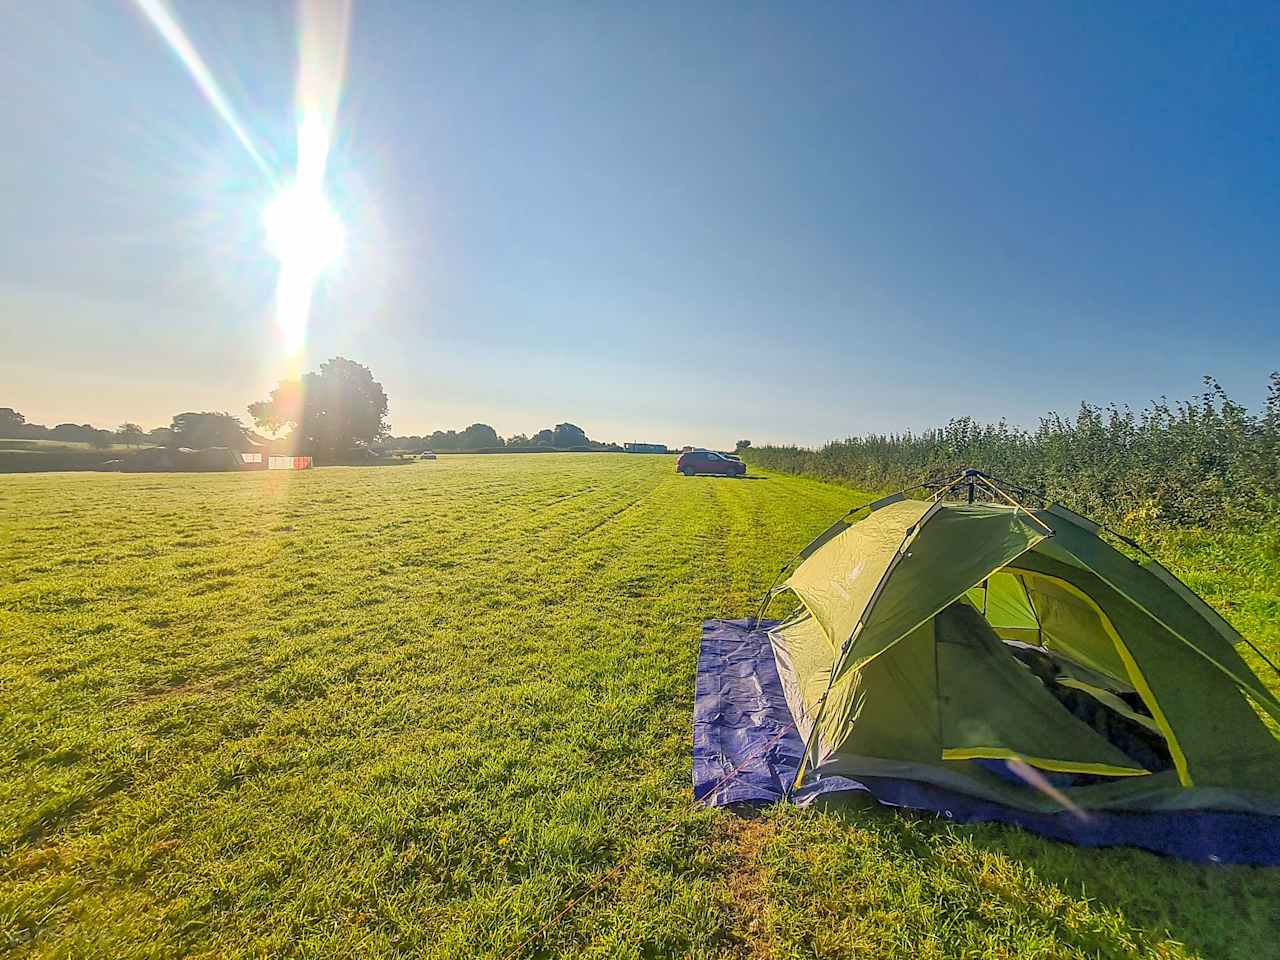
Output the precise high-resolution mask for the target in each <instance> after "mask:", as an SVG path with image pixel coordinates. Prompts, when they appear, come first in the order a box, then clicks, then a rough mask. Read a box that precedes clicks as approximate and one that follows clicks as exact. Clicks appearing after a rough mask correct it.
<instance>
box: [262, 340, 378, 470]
mask: <svg viewBox="0 0 1280 960" xmlns="http://www.w3.org/2000/svg"><path fill="white" fill-rule="evenodd" d="M249 415H250V416H252V417H253V422H254V423H256V424H257V425H258V426H259V427H260V428H262V429H264V430H269V431H271V432H272V433H278V432H279V431H280V430H282V429H283V428H285V427H291V428H292V433H291V434H290V437H291V438H293V439H295V440H296V443H295V446H297V447H298V448H299V449H301V450H306V451H309V452H312V453H318V454H323V455H329V456H335V455H341V454H344V453H346V452H348V451H350V450H351V449H352V448H355V447H368V446H370V445H371V444H373V443H375V442H377V441H378V440H381V439H382V438H383V437H385V436H387V434H388V432H389V431H388V430H387V395H386V392H385V391H384V390H383V389H382V384H380V383H379V382H378V381H376V380H374V379H373V374H372V373H371V372H370V371H369V368H368V367H366V366H364V365H363V364H359V363H356V362H355V361H354V360H348V359H346V358H345V357H334V358H333V359H332V360H328V361H326V362H325V363H322V364H321V365H320V370H319V371H318V372H316V373H308V374H305V375H304V376H303V377H302V378H301V379H300V380H282V381H280V384H279V385H278V386H277V387H276V388H275V389H274V390H272V391H271V396H270V398H269V399H267V400H259V401H257V402H256V403H251V404H249Z"/></svg>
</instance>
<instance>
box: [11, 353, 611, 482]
mask: <svg viewBox="0 0 1280 960" xmlns="http://www.w3.org/2000/svg"><path fill="white" fill-rule="evenodd" d="M387 409H388V401H387V394H386V391H385V390H384V389H383V387H382V384H381V383H379V382H378V381H377V380H375V379H374V378H373V374H372V372H371V371H370V370H369V368H368V367H366V366H364V365H363V364H360V363H356V362H355V361H353V360H348V359H347V358H345V357H334V358H333V359H331V360H328V361H326V362H325V363H322V364H321V365H320V368H319V369H318V370H316V371H314V372H312V373H307V374H304V375H303V376H301V377H299V378H297V379H290V380H282V381H280V383H279V384H277V385H276V388H275V389H274V390H272V391H271V393H270V394H269V395H268V396H267V397H266V399H263V400H258V401H256V402H254V403H251V404H249V407H248V412H249V416H250V418H251V420H252V423H253V427H254V428H256V429H257V430H260V431H265V432H266V433H267V434H269V435H270V436H263V435H262V434H260V433H257V432H255V430H254V429H253V428H251V427H249V426H248V425H246V424H245V422H244V421H243V420H241V419H240V418H239V417H237V416H235V415H233V414H231V413H229V412H226V411H209V410H205V411H198V412H197V411H186V412H183V413H178V414H175V415H174V416H173V418H172V419H171V421H170V422H169V425H168V426H165V427H156V428H155V429H154V430H144V429H143V428H142V427H141V426H139V425H138V424H136V423H132V422H126V423H122V424H120V425H119V426H118V427H117V428H116V429H114V430H105V429H101V428H99V427H94V426H92V425H90V424H87V423H86V424H75V423H60V424H58V425H56V426H54V427H46V426H43V425H42V424H37V423H28V422H27V419H26V417H24V416H23V415H22V414H21V413H19V412H18V411H17V410H14V409H13V408H12V407H0V437H4V438H7V439H22V440H50V441H59V442H62V443H85V444H88V445H90V446H92V447H94V448H96V449H103V450H105V449H107V448H109V447H111V446H112V445H115V444H119V445H123V446H126V447H144V446H160V447H169V448H173V449H179V448H190V449H193V450H204V449H210V448H215V447H226V448H228V449H230V450H240V451H245V450H254V449H262V448H270V449H273V450H280V451H281V452H290V453H302V454H310V455H313V456H316V457H319V458H320V459H321V460H324V461H328V462H335V461H340V460H343V459H346V458H349V457H351V456H352V455H358V454H361V453H363V452H365V451H369V450H405V451H422V450H438V451H441V452H446V453H448V452H459V451H475V450H497V449H505V450H512V451H522V450H529V451H538V450H621V449H622V448H621V447H619V446H618V445H617V444H610V443H600V442H599V441H596V440H592V439H590V438H589V437H588V436H587V434H586V431H585V430H583V429H582V428H581V427H579V426H577V425H576V424H572V423H558V424H556V425H555V426H554V427H548V428H547V429H545V430H539V431H538V432H537V433H535V434H533V436H526V435H524V434H515V435H514V436H511V437H507V438H505V439H504V438H503V437H501V436H499V434H498V432H497V431H496V430H494V428H493V427H491V426H490V425H489V424H487V423H473V424H471V426H469V427H467V428H466V429H464V430H461V431H457V430H437V431H435V432H434V433H432V434H426V435H422V436H401V437H393V436H391V435H390V430H389V429H388V424H387ZM281 434H283V435H282V436H278V435H281Z"/></svg>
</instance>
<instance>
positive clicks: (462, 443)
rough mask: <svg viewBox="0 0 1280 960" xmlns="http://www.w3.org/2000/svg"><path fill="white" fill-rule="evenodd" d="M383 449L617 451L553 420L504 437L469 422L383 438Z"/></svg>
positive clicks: (479, 424) (619, 448)
mask: <svg viewBox="0 0 1280 960" xmlns="http://www.w3.org/2000/svg"><path fill="white" fill-rule="evenodd" d="M379 449H383V450H404V451H409V452H421V451H423V450H434V451H436V452H439V453H460V452H464V451H477V450H510V451H512V452H521V451H533V452H536V451H539V450H601V451H621V450H622V447H620V446H618V444H616V443H602V442H601V441H599V440H592V439H591V438H590V437H588V436H587V432H586V431H585V430H583V429H582V428H581V427H579V426H578V425H577V424H573V423H557V424H556V425H555V426H554V427H547V428H546V429H545V430H539V431H538V432H537V433H535V434H533V435H532V436H530V435H527V434H523V433H517V434H513V435H512V436H510V437H506V438H505V439H504V438H503V437H502V436H500V435H499V434H498V431H497V430H495V429H493V427H491V426H490V425H489V424H487V423H473V424H471V426H469V427H467V428H466V429H465V430H437V431H435V432H434V433H430V434H425V433H424V434H422V435H421V436H418V435H411V436H402V437H387V438H386V439H385V440H383V441H382V442H381V443H380V444H379Z"/></svg>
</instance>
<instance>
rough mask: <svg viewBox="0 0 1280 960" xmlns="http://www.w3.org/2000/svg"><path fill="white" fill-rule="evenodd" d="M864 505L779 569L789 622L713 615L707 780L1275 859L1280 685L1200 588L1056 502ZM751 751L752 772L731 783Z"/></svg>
mask: <svg viewBox="0 0 1280 960" xmlns="http://www.w3.org/2000/svg"><path fill="white" fill-rule="evenodd" d="M993 489H996V488H994V487H993ZM868 511H869V512H867V513H866V515H865V516H864V517H863V518H862V519H860V520H858V521H856V522H844V523H838V524H837V525H836V526H834V527H833V528H832V529H830V530H828V531H827V532H826V533H824V534H823V535H822V536H821V537H819V538H818V539H817V540H816V541H815V542H814V543H813V544H811V545H810V547H808V548H806V550H805V551H804V552H802V554H801V559H800V562H799V563H798V565H797V566H795V567H794V569H793V570H792V572H791V574H790V576H789V577H788V578H787V579H786V580H785V582H783V583H782V584H781V585H780V586H777V587H775V588H773V589H772V590H771V591H770V595H769V598H768V599H769V600H772V599H773V598H774V597H775V596H779V595H785V594H790V595H792V596H793V597H794V598H795V599H796V600H798V603H797V604H796V607H795V611H794V613H792V614H791V615H790V616H788V617H787V618H786V619H785V620H783V621H781V622H769V621H757V620H748V621H709V622H708V624H707V625H705V626H704V634H703V651H702V654H703V655H702V661H703V662H702V663H700V672H699V691H698V704H699V706H698V708H697V712H698V714H699V716H696V717H695V793H696V794H698V795H699V796H701V797H702V798H703V799H704V800H705V801H706V802H711V803H723V802H733V801H734V800H742V799H747V800H762V799H764V800H767V799H775V798H780V796H781V795H782V794H785V795H788V796H790V797H792V798H793V799H795V800H797V801H799V802H807V801H809V800H812V799H813V798H814V797H816V796H819V795H822V794H825V793H831V792H838V791H843V790H858V791H866V792H869V793H870V794H871V795H872V796H874V797H875V798H876V799H878V800H880V801H881V802H883V803H889V804H894V805H900V806H906V807H914V808H918V809H925V810H935V811H938V812H945V813H946V814H947V815H950V816H953V817H956V818H958V819H963V820H1004V821H1007V822H1012V823H1018V824H1020V825H1022V826H1025V827H1029V828H1030V829H1033V830H1038V831H1039V832H1042V833H1046V834H1048V835H1051V836H1058V837H1061V838H1063V839H1068V840H1072V841H1075V842H1079V843H1082V844H1088V845H1103V844H1109V843H1122V844H1132V845H1137V846H1143V847H1147V848H1148V849H1155V850H1160V851H1163V852H1166V853H1173V854H1177V855H1180V856H1187V857H1191V858H1194V859H1203V860H1221V861H1228V862H1255V863H1280V740H1278V739H1277V737H1276V735H1275V734H1274V733H1273V730H1274V729H1276V722H1277V721H1280V702H1277V700H1276V698H1275V696H1274V695H1273V694H1272V693H1271V692H1270V691H1269V690H1268V689H1267V688H1266V687H1265V686H1264V685H1263V683H1262V682H1261V681H1260V680H1259V678H1258V677H1257V676H1256V675H1255V674H1254V673H1253V671H1252V670H1251V669H1250V668H1249V666H1248V665H1247V664H1246V663H1245V661H1244V660H1243V659H1242V657H1241V655H1240V654H1239V652H1238V651H1237V649H1236V644H1237V643H1238V642H1242V638H1241V637H1240V636H1239V635H1238V634H1237V633H1236V632H1235V630H1234V629H1233V628H1232V627H1231V626H1230V625H1228V624H1227V623H1226V621H1225V620H1223V619H1222V618H1221V617H1219V616H1218V615H1217V614H1216V613H1214V612H1213V610H1212V609H1211V608H1209V607H1208V605H1207V604H1205V603H1204V601H1202V600H1201V599H1200V598H1198V597H1197V596H1195V594H1193V593H1192V592H1191V591H1190V590H1189V589H1188V588H1187V587H1185V586H1184V585H1183V584H1182V583H1180V582H1179V581H1178V580H1177V579H1176V578H1174V577H1173V576H1172V574H1170V573H1169V572H1168V571H1166V570H1165V569H1164V568H1163V567H1161V566H1159V564H1157V563H1155V562H1154V561H1152V560H1145V561H1143V562H1138V561H1135V560H1133V559H1130V557H1129V556H1127V555H1126V554H1124V553H1121V552H1120V551H1119V550H1117V549H1116V548H1114V547H1112V546H1111V545H1110V544H1109V543H1107V542H1106V541H1105V540H1104V539H1103V538H1102V537H1101V536H1100V535H1099V534H1100V532H1101V528H1099V527H1098V526H1097V525H1095V524H1093V523H1092V522H1090V521H1088V520H1086V519H1085V518H1083V517H1080V516H1078V515H1076V514H1074V513H1072V512H1070V511H1069V510H1066V509H1065V508H1063V507H1060V506H1057V505H1052V506H1049V507H1048V508H1045V509H1039V508H1037V509H1030V508H1026V507H1024V506H1022V505H1020V504H1018V503H1016V502H1015V501H1014V500H1013V499H1012V498H1009V499H1008V502H1006V503H1001V502H977V503H965V502H951V501H947V500H945V499H943V498H942V497H941V496H938V497H936V498H934V499H920V500H916V499H908V498H906V497H904V496H901V495H895V496H894V497H889V498H885V499H884V500H881V501H878V502H877V503H875V504H872V505H870V507H869V508H868ZM734 658H736V661H734ZM731 661H733V662H736V663H737V666H736V668H734V670H731V671H729V672H730V673H734V672H735V671H736V674H735V676H734V677H728V678H725V677H721V676H719V675H718V674H721V673H724V672H725V668H726V664H729V663H730V662H731ZM745 673H751V674H752V676H753V681H752V682H751V683H747V684H745V685H744V684H742V683H740V682H737V681H740V680H741V678H742V677H743V675H744V674H745ZM770 697H774V698H775V699H776V698H782V699H784V700H785V710H782V709H781V704H767V703H766V701H768V700H769V699H770ZM738 700H741V701H742V702H737V701H738ZM784 716H785V717H787V718H789V722H788V721H787V720H783V719H780V718H781V717H784ZM1264 718H1267V719H1264ZM1269 725H1270V726H1269ZM769 737H773V738H774V742H772V743H769V744H767V749H766V750H765V751H764V753H763V755H761V756H753V755H752V753H751V751H752V750H753V749H756V748H759V747H762V746H764V745H765V741H766V739H767V738H769ZM699 740H701V743H699ZM700 748H701V749H700ZM700 754H701V762H700V757H699V755H700ZM736 764H740V765H743V767H744V771H743V772H744V773H746V767H750V766H752V765H754V766H755V767H756V768H757V772H756V773H755V774H751V775H748V776H747V779H746V781H743V782H742V783H740V784H739V786H738V787H737V789H736V792H735V789H734V788H733V787H730V788H729V789H727V790H726V789H723V788H722V787H721V786H720V785H719V784H718V783H717V780H718V779H723V778H724V776H725V773H726V772H727V771H732V770H736ZM699 769H701V773H700V772H699ZM761 769H767V770H768V776H766V777H764V780H763V781H761V780H760V775H759V770H761ZM730 775H731V776H733V779H735V780H737V779H739V778H738V776H737V775H736V774H730ZM700 777H701V782H700V783H699V782H698V781H699V778H700ZM753 777H754V779H755V780H756V781H757V782H761V783H763V782H764V781H767V783H765V785H764V786H763V788H762V790H763V792H761V791H759V790H758V791H756V793H754V794H753V793H752V792H751V789H750V788H749V784H750V783H751V782H752V779H753ZM769 784H772V785H773V786H769ZM744 790H745V791H746V792H745V794H744V793H743V791H744ZM717 794H718V795H717Z"/></svg>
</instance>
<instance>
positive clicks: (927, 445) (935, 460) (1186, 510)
mask: <svg viewBox="0 0 1280 960" xmlns="http://www.w3.org/2000/svg"><path fill="white" fill-rule="evenodd" d="M1204 382H1205V387H1204V391H1203V392H1202V393H1201V394H1200V395H1199V396H1197V397H1195V398H1193V399H1191V400H1187V401H1185V402H1181V403H1173V404H1171V403H1170V402H1169V401H1167V400H1161V401H1160V402H1158V403H1155V404H1152V405H1151V406H1149V407H1147V408H1145V409H1143V410H1141V411H1138V412H1136V413H1135V412H1134V411H1133V410H1131V409H1129V408H1128V407H1117V406H1106V407H1097V406H1093V405H1091V404H1088V403H1082V404H1081V405H1080V409H1079V411H1078V412H1077V413H1076V415H1075V417H1074V418H1070V417H1062V416H1059V415H1058V414H1056V413H1051V414H1048V415H1046V416H1044V417H1042V418H1040V422H1039V425H1038V426H1037V427H1036V428H1035V429H1032V430H1026V429H1021V428H1018V427H1013V426H1010V425H1009V424H1007V423H1006V422H1004V421H1003V420H1002V421H1000V422H999V423H995V424H990V423H979V422H978V421H976V420H974V419H972V418H970V417H960V418H957V419H953V420H951V421H949V422H948V423H947V424H946V425H945V426H942V427H938V428H936V429H933V430H925V431H924V432H922V433H914V432H911V431H907V432H905V433H897V434H870V435H867V436H862V437H850V438H848V439H845V440H834V441H832V442H831V443H828V444H826V445H825V446H822V447H819V448H817V449H807V448H802V447H795V446H762V447H753V446H746V447H744V448H742V449H741V450H740V451H739V452H740V453H741V454H742V456H743V457H744V459H746V460H747V461H748V462H750V463H751V464H753V465H756V466H760V467H763V468H766V469H772V470H780V471H784V472H787V473H797V474H804V475H808V476H813V477H818V478H820V479H825V480H835V481H838V482H840V483H845V484H848V485H849V486H851V487H854V488H856V489H859V490H864V491H868V492H873V493H874V492H880V491H891V490H899V489H902V488H904V487H907V486H909V485H910V484H913V483H916V482H918V481H919V480H921V479H922V478H924V477H931V476H943V475H947V474H955V473H957V472H959V470H961V469H962V468H964V467H967V466H972V467H977V468H979V469H982V470H986V471H988V472H989V473H991V474H993V475H995V476H998V477H1002V478H1004V479H1007V480H1010V481H1013V482H1014V483H1018V484H1022V485H1025V486H1027V487H1031V488H1034V489H1038V490H1043V491H1044V493H1045V495H1046V496H1047V497H1048V498H1049V499H1051V500H1058V501H1060V502H1062V503H1063V504H1065V505H1067V506H1069V507H1071V508H1072V509H1074V510H1078V511H1079V512H1081V513H1084V514H1087V515H1088V516H1091V517H1094V518H1096V519H1098V520H1101V521H1103V522H1107V523H1113V524H1119V525H1123V526H1129V527H1133V526H1143V525H1147V524H1154V523H1161V524H1173V525H1179V526H1210V527H1255V526H1259V525H1268V526H1270V527H1271V528H1272V529H1275V530H1276V532H1277V535H1280V521H1278V520H1277V518H1278V517H1280V373H1273V374H1272V375H1271V378H1270V383H1269V388H1268V391H1267V399H1266V402H1265V404H1264V406H1263V409H1262V411H1261V413H1257V414H1255V413H1251V412H1250V411H1249V410H1248V409H1246V408H1245V407H1244V406H1242V405H1241V404H1239V403H1236V402H1235V401H1234V400H1232V399H1231V398H1230V397H1229V396H1227V393H1226V391H1225V390H1223V388H1222V387H1221V386H1220V385H1219V384H1218V383H1217V382H1216V381H1215V380H1214V379H1213V378H1212V377H1206V378H1205V381H1204ZM1277 542H1280V541H1277Z"/></svg>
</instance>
